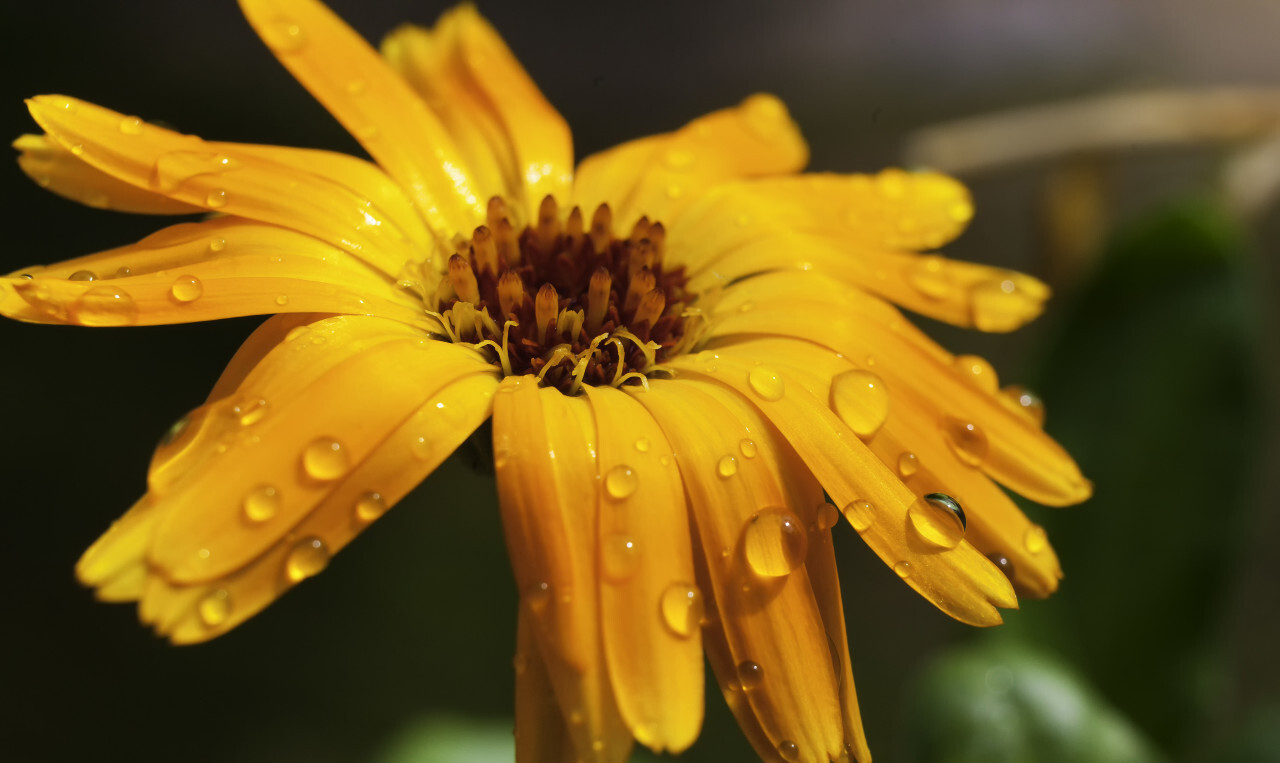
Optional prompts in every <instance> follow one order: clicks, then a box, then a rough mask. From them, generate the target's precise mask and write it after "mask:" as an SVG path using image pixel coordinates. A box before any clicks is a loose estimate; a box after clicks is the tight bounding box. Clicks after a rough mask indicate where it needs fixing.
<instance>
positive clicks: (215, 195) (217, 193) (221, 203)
mask: <svg viewBox="0 0 1280 763" xmlns="http://www.w3.org/2000/svg"><path fill="white" fill-rule="evenodd" d="M204 203H205V205H206V206H210V207H213V208H214V209H218V208H219V207H225V206H226V205H227V192H226V191H224V190H222V189H221V188H215V189H213V190H212V191H210V192H209V194H208V195H207V196H205V197H204Z"/></svg>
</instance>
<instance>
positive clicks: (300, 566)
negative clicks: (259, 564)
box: [285, 537, 329, 583]
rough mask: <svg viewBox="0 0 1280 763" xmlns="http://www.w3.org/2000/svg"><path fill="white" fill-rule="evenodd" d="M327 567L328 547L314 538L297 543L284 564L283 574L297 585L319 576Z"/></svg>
mask: <svg viewBox="0 0 1280 763" xmlns="http://www.w3.org/2000/svg"><path fill="white" fill-rule="evenodd" d="M328 565H329V547H328V546H326V545H325V544H324V541H322V540H320V539H319V538H316V537H307V538H303V539H302V540H300V541H298V542H297V543H296V544H295V545H294V547H293V549H292V550H291V551H290V552H289V558H288V560H287V561H286V562H285V574H286V575H288V576H289V580H291V581H293V582H295V583H297V582H299V581H302V580H306V579H307V578H309V577H311V576H313V575H318V574H320V572H321V571H323V570H324V568H325V567H327V566H328Z"/></svg>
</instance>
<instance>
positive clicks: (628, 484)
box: [604, 464, 640, 501]
mask: <svg viewBox="0 0 1280 763" xmlns="http://www.w3.org/2000/svg"><path fill="white" fill-rule="evenodd" d="M639 486H640V479H639V478H638V477H636V473H635V471H633V470H632V469H631V467H629V466H626V465H625V464H619V465H618V466H615V467H613V468H612V469H610V470H609V471H608V472H607V473H606V474H605V476H604V490H605V492H606V493H608V494H609V497H610V498H612V499H614V500H616V501H621V500H623V499H624V498H627V497H628V496H630V495H631V494H632V493H634V492H636V488H637V487H639Z"/></svg>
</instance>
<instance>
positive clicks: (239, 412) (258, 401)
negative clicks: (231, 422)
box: [231, 397, 267, 427]
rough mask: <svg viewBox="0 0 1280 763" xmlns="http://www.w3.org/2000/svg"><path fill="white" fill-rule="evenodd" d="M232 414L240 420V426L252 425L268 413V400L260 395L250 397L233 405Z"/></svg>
mask: <svg viewBox="0 0 1280 763" xmlns="http://www.w3.org/2000/svg"><path fill="white" fill-rule="evenodd" d="M231 415H232V416H234V417H235V418H236V420H237V421H239V422H240V426H242V427H247V426H251V425H253V424H256V423H258V422H259V421H262V417H263V416H266V415H267V401H266V400H265V399H263V398H260V397H258V398H249V399H248V400H245V401H243V402H240V403H237V404H236V405H235V406H233V407H232V408H231Z"/></svg>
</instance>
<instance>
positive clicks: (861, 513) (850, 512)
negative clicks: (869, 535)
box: [843, 501, 875, 532]
mask: <svg viewBox="0 0 1280 763" xmlns="http://www.w3.org/2000/svg"><path fill="white" fill-rule="evenodd" d="M843 513H844V518H845V519H847V520H849V524H851V525H853V529H855V530H857V531H858V532H864V531H866V529H867V528H868V527H870V526H871V523H872V521H874V520H875V507H874V506H872V505H871V504H870V503H869V502H868V501H850V502H849V503H848V504H846V505H845V507H844V512H843Z"/></svg>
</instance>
